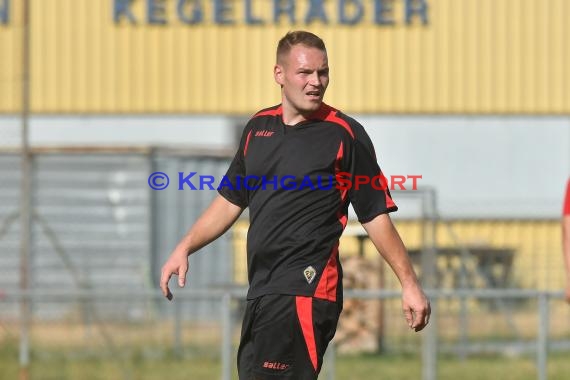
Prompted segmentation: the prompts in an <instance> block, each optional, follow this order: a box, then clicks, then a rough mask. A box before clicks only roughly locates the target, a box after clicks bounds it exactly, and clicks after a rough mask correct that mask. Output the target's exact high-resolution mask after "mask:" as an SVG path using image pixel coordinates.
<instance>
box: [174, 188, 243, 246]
mask: <svg viewBox="0 0 570 380" xmlns="http://www.w3.org/2000/svg"><path fill="white" fill-rule="evenodd" d="M241 212H242V209H241V208H240V207H238V206H236V205H234V204H232V203H230V202H229V201H227V200H226V199H225V198H223V197H222V196H218V197H217V198H216V199H214V201H213V202H212V203H211V204H210V206H209V207H208V208H207V209H206V211H204V213H203V214H202V215H201V216H200V218H198V220H197V221H196V223H194V225H193V226H192V227H191V228H190V230H188V232H187V233H186V235H185V236H184V237H183V238H182V239H181V240H180V242H179V243H178V245H177V246H176V249H175V251H176V252H185V253H186V255H191V254H192V253H194V252H196V251H198V250H200V249H201V248H203V247H204V246H206V245H208V244H209V243H211V242H212V241H214V240H216V239H217V238H218V237H220V236H221V235H223V234H224V232H226V231H227V230H228V229H229V228H230V227H231V226H232V224H233V223H234V222H235V221H236V220H237V218H238V217H239V216H240V214H241Z"/></svg>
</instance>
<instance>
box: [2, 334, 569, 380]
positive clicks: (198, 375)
mask: <svg viewBox="0 0 570 380" xmlns="http://www.w3.org/2000/svg"><path fill="white" fill-rule="evenodd" d="M4 343H6V342H4ZM156 352H158V351H155V353H154V354H153V353H152V352H149V351H147V352H144V351H142V350H139V351H136V350H135V351H131V352H130V353H129V354H128V355H124V356H125V357H122V358H117V357H114V356H113V355H104V353H101V352H97V354H96V355H95V354H94V353H88V352H78V351H68V350H61V349H57V350H56V349H54V350H49V349H46V348H43V349H42V350H41V351H32V358H31V365H30V368H29V371H30V379H41V380H52V379H53V380H75V379H82V380H83V379H85V380H115V379H116V380H127V379H128V380H155V379H164V378H168V379H169V380H183V379H184V380H187V379H200V380H209V379H212V380H213V379H219V378H220V371H221V366H220V362H219V359H218V358H217V357H215V356H202V357H197V356H196V355H192V354H190V355H186V356H187V357H185V358H178V357H176V356H175V355H174V354H173V353H172V352H170V353H169V352H167V351H162V352H161V353H159V354H157V353H156ZM534 360H535V359H534V357H533V356H516V357H503V356H501V357H496V356H495V357H493V356H473V357H470V358H468V359H466V360H459V359H457V358H456V357H455V356H445V355H440V356H439V360H438V375H439V376H438V379H439V380H447V379H449V380H456V379H461V380H489V379H501V380H511V379H512V380H535V379H536V378H537V374H536V368H535V364H534ZM335 370H336V379H337V380H359V379H365V380H369V379H387V380H410V379H421V371H422V364H421V361H420V358H419V356H418V355H394V354H389V355H372V354H367V355H355V356H348V355H341V356H339V357H337V359H336V367H335ZM18 371H19V368H18V349H17V344H16V343H15V342H12V343H8V344H3V345H2V346H1V347H0V379H17V378H18ZM325 371H326V370H323V376H321V378H323V379H326V376H324V375H325ZM548 372H549V373H548V374H549V376H548V378H549V380H562V379H567V375H568V373H570V361H569V360H568V359H567V355H564V354H551V355H550V356H549V364H548ZM236 378H237V377H236V376H235V375H234V379H236Z"/></svg>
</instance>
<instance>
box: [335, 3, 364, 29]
mask: <svg viewBox="0 0 570 380" xmlns="http://www.w3.org/2000/svg"><path fill="white" fill-rule="evenodd" d="M347 5H352V6H353V7H356V12H354V14H353V15H352V16H348V15H347V12H346V7H347ZM363 15H364V5H363V4H362V0H339V2H338V18H339V21H340V23H341V24H348V25H355V24H358V23H359V22H360V21H361V20H362V16H363Z"/></svg>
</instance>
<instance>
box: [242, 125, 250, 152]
mask: <svg viewBox="0 0 570 380" xmlns="http://www.w3.org/2000/svg"><path fill="white" fill-rule="evenodd" d="M250 137H251V131H249V133H248V134H247V138H246V139H245V146H244V147H243V156H244V157H245V155H246V154H247V147H248V146H249V139H250Z"/></svg>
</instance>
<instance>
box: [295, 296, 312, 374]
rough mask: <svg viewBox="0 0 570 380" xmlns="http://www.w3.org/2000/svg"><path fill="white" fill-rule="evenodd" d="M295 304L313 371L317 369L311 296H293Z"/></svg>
mask: <svg viewBox="0 0 570 380" xmlns="http://www.w3.org/2000/svg"><path fill="white" fill-rule="evenodd" d="M295 301H296V304H297V317H298V318H299V322H300V323H301V330H302V331H303V337H304V338H305V343H306V344H307V350H308V351H309V358H310V359H311V363H312V364H313V368H314V369H315V372H316V371H317V344H316V342H315V332H314V330H313V298H311V297H302V296H297V297H295Z"/></svg>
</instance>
